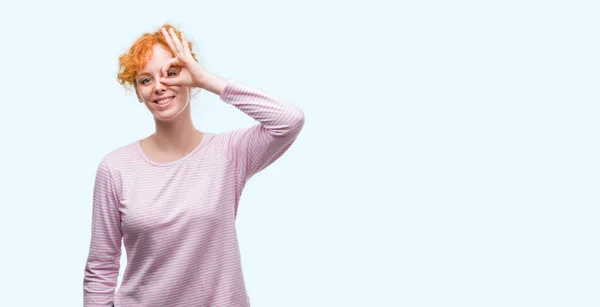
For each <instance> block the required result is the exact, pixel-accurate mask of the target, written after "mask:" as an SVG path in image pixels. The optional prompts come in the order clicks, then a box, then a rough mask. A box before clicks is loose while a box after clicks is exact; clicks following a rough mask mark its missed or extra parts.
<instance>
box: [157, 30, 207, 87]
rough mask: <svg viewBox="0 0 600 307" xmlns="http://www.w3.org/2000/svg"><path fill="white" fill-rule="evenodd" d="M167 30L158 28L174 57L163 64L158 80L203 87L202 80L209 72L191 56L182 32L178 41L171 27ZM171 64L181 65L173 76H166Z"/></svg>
mask: <svg viewBox="0 0 600 307" xmlns="http://www.w3.org/2000/svg"><path fill="white" fill-rule="evenodd" d="M169 30H170V31H169V32H168V33H167V30H165V28H161V29H160V31H161V32H162V34H163V35H164V36H165V40H166V41H167V45H169V48H171V52H173V54H174V55H175V57H174V58H172V59H171V60H169V61H168V62H167V64H166V65H165V66H163V68H162V74H163V77H162V78H161V79H160V82H162V83H164V84H166V85H183V86H187V87H190V88H194V87H204V82H205V80H206V79H207V78H208V76H209V75H210V74H209V73H208V71H206V69H204V67H202V65H200V63H198V62H196V60H195V59H194V57H193V56H192V52H191V51H190V47H189V45H188V42H187V40H186V39H185V35H184V34H183V32H182V33H181V41H179V38H178V37H177V35H176V34H175V32H174V31H173V29H169ZM172 66H179V67H181V71H180V72H179V73H178V74H177V75H176V76H175V77H168V75H167V73H168V71H169V69H170V68H171V67H172Z"/></svg>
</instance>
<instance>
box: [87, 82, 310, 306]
mask: <svg viewBox="0 0 600 307" xmlns="http://www.w3.org/2000/svg"><path fill="white" fill-rule="evenodd" d="M220 98H221V100H222V101H224V102H226V103H228V104H230V105H232V106H234V107H236V108H238V109H239V110H241V111H242V112H244V113H246V114H248V115H249V116H251V117H252V118H254V119H255V120H257V121H258V124H256V125H253V126H251V127H248V128H242V129H236V130H232V131H229V132H224V133H209V132H204V137H203V138H202V140H201V141H200V143H199V144H198V145H197V147H196V148H195V149H194V150H193V151H192V152H190V153H189V154H187V155H186V156H184V157H182V158H180V159H178V160H176V161H171V162H157V161H152V160H151V159H149V158H148V157H147V156H146V155H145V154H144V152H143V151H142V150H141V146H140V141H141V140H137V141H135V142H132V143H129V144H127V145H124V146H121V147H119V148H117V149H115V150H113V151H111V152H109V153H108V154H106V155H105V156H104V158H103V159H102V160H101V162H100V163H99V165H98V168H97V172H96V177H95V183H94V189H93V208H92V226H91V240H90V246H89V254H88V257H87V261H86V264H85V270H84V279H83V298H84V306H85V307H96V306H103V307H104V306H112V305H113V304H114V306H116V307H125V306H131V307H142V306H143V307H152V306H157V307H158V306H160V307H164V306H190V307H192V306H194V307H197V306H210V307H218V306H223V307H225V306H227V307H238V306H239V307H246V306H250V299H249V296H248V294H247V292H246V287H245V283H244V277H243V272H242V267H241V258H240V251H239V245H238V239H237V234H236V227H235V219H236V217H237V212H238V205H239V200H240V197H241V194H242V191H243V189H244V186H245V184H246V182H247V181H248V180H249V179H250V178H251V177H252V176H253V175H255V174H256V173H258V172H260V171H262V170H263V169H265V168H266V167H267V166H269V165H270V164H272V163H273V162H274V161H276V160H277V159H278V158H279V157H281V155H282V154H284V153H285V152H286V151H287V150H288V148H289V147H290V146H291V145H292V143H293V142H294V141H295V139H296V138H297V136H298V134H299V133H300V131H301V129H302V127H303V126H304V114H303V112H302V111H301V110H300V109H299V108H298V107H296V106H294V105H292V104H290V103H288V102H286V101H283V100H281V99H279V98H277V97H274V96H272V95H270V94H267V93H265V92H263V91H261V90H258V89H255V88H251V87H249V86H247V85H242V84H240V83H237V82H235V81H234V80H232V79H228V81H227V84H226V86H225V89H224V90H223V92H222V93H221V95H220ZM121 244H123V245H124V246H125V251H126V255H127V267H126V268H125V271H124V275H123V279H122V282H121V285H120V287H119V288H118V290H117V289H116V287H117V277H118V274H119V269H120V263H119V260H120V257H121V252H122V251H121Z"/></svg>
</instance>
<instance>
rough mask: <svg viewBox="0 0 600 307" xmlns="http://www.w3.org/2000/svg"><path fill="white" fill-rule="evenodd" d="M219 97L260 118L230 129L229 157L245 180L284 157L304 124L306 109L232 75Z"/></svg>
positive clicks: (228, 137) (228, 141) (228, 139)
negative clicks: (237, 80)
mask: <svg viewBox="0 0 600 307" xmlns="http://www.w3.org/2000/svg"><path fill="white" fill-rule="evenodd" d="M220 98H221V100H223V101H224V102H226V103H228V104H230V105H233V106H234V107H236V108H238V109H239V110H241V111H242V112H244V113H246V114H248V115H249V116H251V117H252V118H254V119H255V120H257V121H258V122H259V123H258V124H256V125H254V126H251V127H248V128H242V129H238V130H234V131H231V132H230V133H229V134H228V135H227V138H226V141H225V152H226V154H227V156H228V158H229V159H230V160H231V161H233V163H234V165H236V167H237V169H238V170H239V171H240V172H241V174H242V176H243V178H244V179H245V180H248V179H250V177H252V176H253V175H254V174H256V173H258V172H260V171H261V170H263V169H264V168H266V167H267V166H269V165H270V164H271V163H273V162H274V161H275V160H277V159H278V158H279V157H281V155H283V153H285V152H286V151H287V149H288V148H289V147H290V146H291V145H292V143H293V142H294V141H295V140H296V137H297V136H298V134H299V133H300V130H302V127H303V126H304V112H302V110H301V109H299V108H298V107H296V106H294V105H292V104H290V103H288V102H285V101H283V100H281V99H278V98H277V97H274V96H272V95H269V94H267V93H265V92H262V91H260V90H258V89H254V88H251V87H248V86H246V85H242V84H239V83H237V82H235V81H233V80H232V79H228V80H227V84H226V85H225V88H224V90H223V92H222V93H221V95H220Z"/></svg>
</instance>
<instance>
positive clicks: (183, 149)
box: [151, 108, 204, 154]
mask: <svg viewBox="0 0 600 307" xmlns="http://www.w3.org/2000/svg"><path fill="white" fill-rule="evenodd" d="M187 109H188V110H185V111H184V112H182V113H181V114H179V115H178V116H177V117H176V118H174V119H173V120H170V121H158V120H157V121H155V125H156V132H155V133H154V134H153V135H152V136H151V138H152V139H153V143H154V146H155V147H156V148H157V149H159V150H160V151H162V152H171V153H181V154H183V153H187V152H189V150H191V149H193V148H195V147H196V146H197V145H198V143H199V142H200V140H201V138H202V137H203V136H204V133H202V132H201V131H199V130H198V129H196V128H195V127H194V124H193V123H192V118H191V116H190V112H189V108H187Z"/></svg>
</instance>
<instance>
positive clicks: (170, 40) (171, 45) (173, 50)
mask: <svg viewBox="0 0 600 307" xmlns="http://www.w3.org/2000/svg"><path fill="white" fill-rule="evenodd" d="M160 32H162V34H163V36H164V37H165V40H166V41H167V45H169V48H170V49H171V51H172V52H173V54H174V55H175V56H177V48H175V44H173V40H172V39H171V35H169V33H167V30H165V28H160Z"/></svg>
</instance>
